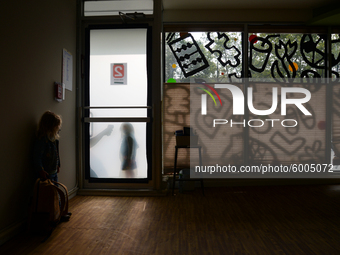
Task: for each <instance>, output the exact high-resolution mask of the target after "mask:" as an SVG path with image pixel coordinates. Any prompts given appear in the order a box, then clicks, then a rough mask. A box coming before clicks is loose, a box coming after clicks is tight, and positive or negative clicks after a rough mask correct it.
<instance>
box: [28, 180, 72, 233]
mask: <svg viewBox="0 0 340 255" xmlns="http://www.w3.org/2000/svg"><path fill="white" fill-rule="evenodd" d="M67 212H68V191H67V188H66V186H65V185H63V184H61V183H59V182H55V181H51V180H50V179H46V180H42V179H40V178H39V179H37V180H36V182H35V185H34V191H33V198H32V203H31V208H30V213H29V219H28V230H29V231H30V232H31V233H35V234H43V235H46V234H48V235H50V234H51V233H52V231H53V230H54V228H55V227H56V226H57V224H58V223H59V221H60V218H61V216H64V215H66V214H67Z"/></svg>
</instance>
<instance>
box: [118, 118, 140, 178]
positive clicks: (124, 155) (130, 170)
mask: <svg viewBox="0 0 340 255" xmlns="http://www.w3.org/2000/svg"><path fill="white" fill-rule="evenodd" d="M121 132H122V144H121V147H120V157H121V162H122V172H123V174H124V175H125V177H126V178H133V177H134V175H135V173H134V169H136V168H137V166H136V149H137V147H138V145H137V143H136V139H135V137H134V129H133V126H132V125H131V124H130V123H124V124H122V126H121Z"/></svg>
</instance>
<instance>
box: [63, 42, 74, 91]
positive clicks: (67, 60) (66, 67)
mask: <svg viewBox="0 0 340 255" xmlns="http://www.w3.org/2000/svg"><path fill="white" fill-rule="evenodd" d="M72 74H73V58H72V54H71V53H70V52H68V51H67V50H66V49H63V75H62V76H63V81H62V82H63V84H64V85H65V88H66V89H68V90H71V91H72V79H73V75H72Z"/></svg>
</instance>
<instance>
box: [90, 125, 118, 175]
mask: <svg viewBox="0 0 340 255" xmlns="http://www.w3.org/2000/svg"><path fill="white" fill-rule="evenodd" d="M112 130H113V125H107V127H106V128H105V129H104V130H103V131H101V132H100V133H99V134H98V135H96V136H93V137H90V148H92V147H93V146H95V145H96V144H97V143H98V142H99V141H100V140H101V139H102V138H103V137H104V136H109V135H111V133H112ZM90 161H91V164H90V176H91V177H92V178H98V176H101V177H107V175H108V174H107V171H106V170H105V167H104V166H103V164H102V162H101V161H100V160H99V159H98V158H96V157H95V156H93V155H91V160H90ZM93 165H94V168H95V169H96V171H95V170H93Z"/></svg>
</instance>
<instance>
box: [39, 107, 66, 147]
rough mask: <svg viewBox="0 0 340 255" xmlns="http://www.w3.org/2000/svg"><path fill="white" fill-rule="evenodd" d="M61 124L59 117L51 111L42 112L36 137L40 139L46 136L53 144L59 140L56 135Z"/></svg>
mask: <svg viewBox="0 0 340 255" xmlns="http://www.w3.org/2000/svg"><path fill="white" fill-rule="evenodd" d="M61 123H62V121H61V116H59V115H57V114H55V113H53V112H51V111H46V112H44V114H43V115H42V116H41V118H40V121H39V125H38V130H37V137H38V138H41V137H43V136H47V137H48V139H49V140H51V141H52V142H54V141H55V140H57V139H59V134H58V133H59V129H60V127H61Z"/></svg>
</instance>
